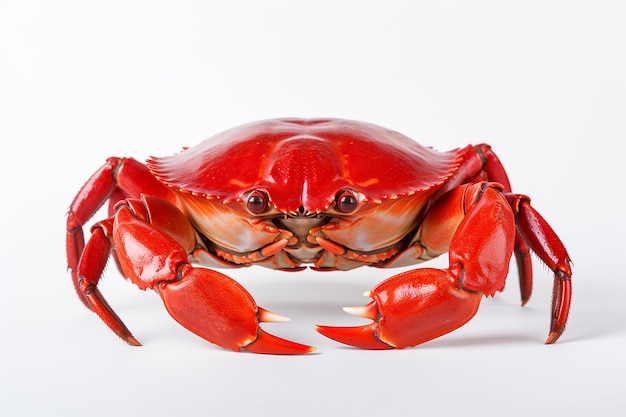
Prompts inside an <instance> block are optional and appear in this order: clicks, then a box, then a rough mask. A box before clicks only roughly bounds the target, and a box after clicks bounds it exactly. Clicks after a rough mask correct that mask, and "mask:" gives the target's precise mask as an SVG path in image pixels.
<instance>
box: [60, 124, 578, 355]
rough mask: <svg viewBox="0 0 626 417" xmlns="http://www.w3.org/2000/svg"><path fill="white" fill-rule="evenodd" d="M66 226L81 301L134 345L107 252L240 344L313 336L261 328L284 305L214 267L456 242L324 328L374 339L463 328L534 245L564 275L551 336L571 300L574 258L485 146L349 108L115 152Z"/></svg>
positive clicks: (407, 341)
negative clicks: (441, 146) (171, 150)
mask: <svg viewBox="0 0 626 417" xmlns="http://www.w3.org/2000/svg"><path fill="white" fill-rule="evenodd" d="M107 202H108V218H106V219H104V220H101V221H98V222H97V223H95V224H94V225H93V226H92V227H91V234H90V237H89V239H88V240H87V242H86V243H85V238H84V232H83V226H84V225H85V224H86V223H87V222H88V221H89V219H90V218H92V217H93V216H94V215H95V214H96V212H97V211H98V210H99V208H100V207H101V206H102V205H104V204H106V203H107ZM66 236H67V237H66V245H67V258H68V264H69V269H70V271H71V275H72V280H73V283H74V286H75V289H76V292H77V294H78V296H79V298H80V299H81V300H82V302H83V303H84V304H85V305H86V306H87V307H88V308H89V309H91V310H92V311H94V312H95V313H96V314H97V315H98V316H99V317H100V318H101V319H102V320H103V321H104V322H105V323H106V324H107V325H108V326H109V327H110V328H111V329H112V330H113V331H114V332H115V333H116V334H117V335H118V336H119V337H121V338H122V339H123V340H124V341H126V342H127V343H129V344H131V345H140V343H139V341H138V340H137V339H136V338H135V337H134V336H133V335H132V333H131V332H130V331H129V330H128V328H127V327H126V326H125V324H124V323H123V322H122V320H121V319H120V318H119V317H118V315H117V314H116V313H115V312H114V311H113V309H112V308H111V307H110V305H109V304H108V303H107V301H106V300H105V298H104V297H103V295H102V293H101V292H100V290H99V288H98V283H99V281H100V279H101V277H102V275H103V271H104V269H105V266H106V264H107V262H108V259H109V258H110V257H112V258H113V259H115V261H116V263H117V266H118V267H119V269H120V271H121V272H122V274H123V275H124V276H125V277H126V278H128V279H129V280H130V281H131V282H132V283H134V284H135V285H136V286H138V287H139V288H140V289H142V290H146V289H152V290H155V292H157V293H158V294H159V295H160V297H161V298H162V300H163V302H164V304H165V307H166V309H167V310H168V312H169V313H170V315H171V316H172V317H173V318H174V319H175V320H176V321H177V322H179V323H180V324H181V325H182V326H184V327H185V328H187V329H188V330H190V331H191V332H193V333H195V334H196V335H198V336H200V337H202V338H204V339H206V340H207V341H209V342H211V343H214V344H216V345H219V346H221V347H223V348H225V349H231V350H234V351H248V352H256V353H269V354H302V353H308V352H311V351H313V350H314V349H315V348H313V347H311V346H308V345H304V344H300V343H296V342H292V341H289V340H286V339H282V338H279V337H277V336H274V335H272V334H270V333H269V332H267V331H265V330H263V329H262V328H261V325H260V324H261V323H262V322H280V321H284V320H286V318H285V317H283V316H280V315H278V314H275V313H272V312H270V311H268V310H266V309H263V308H261V307H259V306H257V304H256V302H255V301H254V299H253V298H252V296H251V295H250V294H249V293H248V292H247V291H246V290H245V289H244V288H243V287H242V286H241V285H240V284H239V283H237V282H236V281H235V280H233V279H232V278H230V277H228V276H227V275H225V274H223V273H221V272H218V271H217V270H216V268H235V267H244V266H251V265H260V266H264V267H268V268H272V269H275V270H285V271H300V270H303V269H306V268H307V267H309V268H312V269H314V270H317V271H328V270H349V269H353V268H357V267H361V266H372V267H377V268H388V267H407V266H410V265H414V264H418V263H421V262H424V261H428V260H430V259H432V258H435V257H437V256H439V255H443V254H445V253H447V254H448V259H449V266H448V267H447V268H441V269H437V268H414V269H410V268H405V269H406V270H404V272H400V273H398V274H396V275H393V276H391V277H390V278H388V279H386V280H385V281H383V282H382V283H380V284H379V285H377V286H375V287H374V288H373V289H372V290H371V291H369V292H367V293H366V296H368V297H371V299H372V300H371V302H369V303H368V304H366V305H364V306H360V307H346V308H345V309H344V310H345V311H346V312H348V313H351V314H354V315H357V316H360V317H363V318H366V319H370V320H371V321H370V322H369V323H368V324H365V325H360V326H350V327H341V326H322V325H319V326H315V329H316V330H317V331H318V332H319V333H321V334H322V335H325V336H327V337H329V338H331V339H334V340H336V341H338V342H341V343H344V344H347V345H351V346H355V347H359V348H365V349H392V348H406V347H412V346H415V345H418V344H421V343H424V342H427V341H429V340H432V339H434V338H437V337H439V336H442V335H444V334H447V333H449V332H451V331H453V330H455V329H457V328H459V327H460V326H462V325H463V324H465V323H466V322H468V321H469V320H470V319H471V318H472V317H473V316H474V315H475V313H476V311H477V310H478V307H479V304H480V302H481V299H482V298H483V297H484V296H493V295H494V294H495V293H496V292H498V291H501V290H503V288H504V284H505V280H506V278H507V275H508V269H509V263H510V259H511V257H512V256H513V254H514V255H515V258H516V263H517V267H518V272H519V281H520V289H521V291H520V292H521V300H522V305H524V304H525V303H526V302H527V301H528V299H529V297H530V295H531V289H532V263H531V257H530V253H531V251H532V252H534V253H535V254H537V255H538V257H539V258H540V259H541V260H542V261H543V262H544V263H545V264H546V265H547V266H548V267H549V268H550V269H551V270H552V271H553V272H554V285H553V288H554V292H553V299H552V310H551V323H550V330H549V334H548V337H547V340H546V342H545V343H547V344H551V343H554V342H555V341H556V340H557V339H558V338H559V337H560V336H561V334H562V333H563V331H564V329H565V325H566V322H567V317H568V313H569V309H570V300H571V276H572V271H571V262H570V258H569V255H568V253H567V251H566V249H565V247H564V245H563V244H562V242H561V240H560V239H559V237H558V236H557V235H556V233H555V232H554V231H553V229H552V228H551V227H550V226H549V225H548V223H547V222H546V221H545V220H544V219H543V218H542V216H541V215H540V214H539V213H538V212H537V211H536V210H535V209H534V208H533V207H532V206H531V204H530V199H529V198H528V197H526V196H524V195H521V194H515V193H513V192H512V190H511V186H510V183H509V180H508V177H507V174H506V172H505V170H504V168H503V166H502V164H501V163H500V161H499V159H498V158H497V156H496V155H495V153H494V152H493V151H492V150H491V147H490V146H488V145H485V144H481V145H469V146H466V147H462V148H458V149H455V150H452V151H448V152H438V151H436V150H434V149H432V148H430V147H426V146H423V145H420V144H418V143H417V142H415V141H413V140H412V139H409V138H408V137H406V136H404V135H402V134H400V133H398V132H395V131H392V130H389V129H386V128H383V127H380V126H377V125H374V124H369V123H364V122H357V121H351V120H344V119H273V120H265V121H259V122H253V123H249V124H246V125H243V126H240V127H236V128H233V129H230V130H227V131H225V132H223V133H220V134H218V135H216V136H214V137H212V138H210V139H208V140H206V141H204V142H202V143H200V144H199V145H197V146H195V147H190V148H184V149H183V150H182V151H181V152H179V153H177V154H174V155H172V156H167V157H158V158H157V157H152V158H150V159H148V160H147V162H146V164H143V163H140V162H138V161H137V160H135V159H133V158H120V157H112V158H109V159H107V160H106V162H105V163H104V165H103V166H102V167H101V168H100V169H98V170H97V171H96V172H95V173H94V174H93V175H92V176H91V178H90V179H89V180H88V181H87V182H86V183H85V185H84V186H83V187H82V188H81V189H80V191H79V192H78V194H77V195H76V197H75V198H74V200H73V202H72V204H71V206H70V209H69V213H68V216H67V235H66Z"/></svg>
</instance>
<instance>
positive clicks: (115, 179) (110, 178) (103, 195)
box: [66, 157, 169, 307]
mask: <svg viewBox="0 0 626 417" xmlns="http://www.w3.org/2000/svg"><path fill="white" fill-rule="evenodd" d="M140 190H144V191H143V192H148V193H149V194H151V195H155V196H159V197H161V198H167V197H169V191H168V190H167V189H166V188H165V187H163V186H162V185H161V184H160V183H159V182H158V181H157V180H156V179H155V178H154V177H153V176H152V175H150V173H149V172H148V170H147V168H146V167H145V165H143V164H141V163H139V162H137V161H136V160H134V159H132V158H118V157H112V158H109V159H107V160H106V162H105V163H104V165H102V166H101V167H100V168H99V169H98V170H97V171H96V172H95V173H94V174H93V175H92V176H91V177H90V178H89V180H87V182H86V183H85V184H84V185H83V186H82V188H81V189H80V191H79V192H78V193H77V194H76V197H74V200H73V201H72V204H71V205H70V209H69V211H68V214H67V233H66V249H67V264H68V268H69V269H70V271H71V273H72V281H73V282H74V287H75V289H76V292H77V294H78V296H79V298H80V299H81V300H82V301H83V303H85V305H87V306H88V307H90V305H89V303H88V302H87V300H85V298H84V295H83V291H82V290H81V289H80V288H79V285H78V276H77V268H78V263H79V261H80V258H81V255H82V253H83V251H84V249H85V237H84V233H83V226H84V225H85V223H87V221H88V220H89V219H90V218H91V217H92V216H93V215H94V214H95V213H96V212H97V211H98V209H99V208H100V207H101V206H102V205H103V204H104V203H106V202H107V200H108V201H109V216H112V215H113V211H114V210H113V206H114V205H115V204H116V203H117V202H118V201H120V200H122V199H124V198H127V197H134V198H139V195H140V194H141V191H140ZM96 240H98V238H96ZM100 272H101V271H100Z"/></svg>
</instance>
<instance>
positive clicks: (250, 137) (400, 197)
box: [148, 119, 460, 262]
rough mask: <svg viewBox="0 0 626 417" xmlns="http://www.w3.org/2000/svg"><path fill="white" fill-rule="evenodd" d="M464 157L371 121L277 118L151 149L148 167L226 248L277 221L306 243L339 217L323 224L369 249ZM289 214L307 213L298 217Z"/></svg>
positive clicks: (412, 221) (241, 245)
mask: <svg viewBox="0 0 626 417" xmlns="http://www.w3.org/2000/svg"><path fill="white" fill-rule="evenodd" d="M459 163H460V157H459V153H458V152H457V151H450V152H437V151H435V150H433V149H431V148H428V147H425V146H423V145H420V144H418V143H417V142H415V141H413V140H411V139H409V138H408V137H406V136H404V135H402V134H400V133H398V132H395V131H392V130H388V129H385V128H383V127H380V126H376V125H373V124H369V123H363V122H356V121H350V120H343V119H309V120H306V119H276V120H266V121H261V122H255V123H250V124H246V125H243V126H240V127H236V128H234V129H230V130H227V131H225V132H223V133H220V134H218V135H216V136H214V137H212V138H209V139H207V140H206V141H204V142H202V143H200V144H199V145H197V146H194V147H191V148H186V149H184V150H183V151H182V152H180V153H178V154H176V155H173V156H168V157H161V158H151V159H150V160H149V161H148V168H149V169H150V171H151V172H152V174H153V175H154V176H155V177H156V178H158V179H159V180H160V181H161V182H162V183H164V184H165V185H167V186H168V187H170V188H171V189H172V190H173V191H174V192H175V193H176V194H177V196H178V199H179V205H180V206H181V209H182V210H183V211H184V212H185V213H186V214H187V216H188V217H189V218H190V219H191V221H192V223H194V226H195V227H196V228H197V229H198V230H199V231H200V232H201V233H203V234H204V235H205V236H207V237H208V239H209V240H210V241H212V242H215V244H216V245H218V246H219V247H221V248H224V249H225V250H228V251H231V252H233V253H247V252H250V251H255V250H258V249H259V248H261V247H263V246H265V245H268V244H270V243H272V242H273V241H275V240H276V239H277V238H278V236H279V235H280V232H279V231H278V229H277V228H276V227H273V226H277V227H278V228H280V229H287V230H289V232H291V233H295V234H296V235H297V236H296V237H297V239H298V241H299V242H300V243H299V244H300V245H302V244H303V242H304V241H306V239H307V236H306V235H307V233H308V232H309V230H310V229H312V228H314V227H316V226H321V225H324V224H327V223H333V226H332V227H331V226H326V227H325V230H324V233H325V236H327V237H328V238H329V239H330V240H331V241H333V242H336V243H338V244H339V245H341V246H343V247H346V248H349V249H352V250H359V251H365V252H371V251H377V250H381V248H385V247H388V246H390V245H394V244H397V243H398V242H399V241H401V240H402V239H404V238H405V236H406V235H407V233H409V232H410V231H411V230H412V229H414V228H415V226H416V224H417V222H418V219H419V217H420V213H421V212H422V211H423V209H424V207H426V206H427V203H428V201H429V199H430V198H431V197H432V195H433V194H434V193H435V192H436V191H437V190H438V189H439V188H440V187H441V186H442V185H443V184H444V183H446V181H447V180H449V179H450V177H451V176H452V175H453V174H454V173H455V172H456V171H457V169H458V166H459ZM342 190H349V191H350V192H351V193H353V195H354V196H355V197H356V199H357V201H358V206H357V207H356V209H355V210H353V211H352V212H350V213H345V212H341V210H338V209H337V203H336V199H337V196H338V194H339V193H340V192H341V191H342ZM257 191H261V192H262V193H263V194H264V195H266V196H267V198H268V200H269V201H268V205H267V210H266V211H264V212H263V213H251V212H250V210H249V209H248V208H247V206H246V202H247V199H248V196H250V195H251V193H254V192H257ZM288 218H290V219H302V220H304V219H309V221H308V222H300V224H302V225H303V227H298V226H296V223H295V222H291V223H289V222H287V221H286V219H288ZM277 219H284V220H277ZM312 219H318V220H312ZM322 219H323V220H322ZM300 229H302V230H300ZM305 229H306V230H305ZM309 240H310V239H309ZM309 245H310V244H309ZM296 246H297V244H296ZM318 249H319V248H318ZM310 252H311V253H313V252H314V251H310ZM317 257H318V256H312V255H310V254H309V255H306V256H301V257H300V259H298V260H299V261H300V262H314V260H315V259H316V258H317ZM314 258H315V259H314Z"/></svg>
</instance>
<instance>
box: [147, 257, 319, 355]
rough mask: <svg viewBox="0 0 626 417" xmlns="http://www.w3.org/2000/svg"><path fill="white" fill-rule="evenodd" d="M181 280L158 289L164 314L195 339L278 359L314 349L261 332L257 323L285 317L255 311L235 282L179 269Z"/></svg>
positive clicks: (216, 274)
mask: <svg viewBox="0 0 626 417" xmlns="http://www.w3.org/2000/svg"><path fill="white" fill-rule="evenodd" d="M179 274H180V276H181V279H179V280H178V281H175V282H162V283H161V284H159V286H158V293H159V294H160V296H161V298H162V299H163V302H164V304H165V307H166V308H167V311H168V312H169V313H170V315H171V316H172V317H173V318H174V319H175V320H176V321H177V322H179V323H180V324H181V325H182V326H184V327H185V328H187V329H188V330H190V331H191V332H193V333H195V334H196V335H198V336H200V337H202V338H203V339H206V340H208V341H209V342H211V343H214V344H216V345H219V346H221V347H223V348H225V349H231V350H234V351H237V352H238V351H242V350H246V351H249V352H254V353H268V354H279V355H293V354H304V353H309V352H312V351H314V350H315V348H314V347H311V346H307V345H302V344H300V343H296V342H291V341H289V340H285V339H281V338H279V337H276V336H274V335H271V334H270V333H267V332H266V331H264V330H263V329H261V328H260V326H259V323H260V322H283V321H287V320H288V319H286V318H285V317H282V316H279V315H277V314H274V313H271V312H269V311H267V310H265V309H262V308H260V307H257V305H256V303H255V301H254V300H253V298H252V296H251V295H250V294H249V293H248V292H247V291H246V290H245V289H244V288H243V287H242V286H241V285H239V284H238V283H237V282H236V281H234V280H233V279H231V278H229V277H227V276H226V275H224V274H221V273H219V272H217V271H213V270H210V269H204V268H194V267H192V266H191V265H189V264H186V265H183V266H181V268H180V270H179Z"/></svg>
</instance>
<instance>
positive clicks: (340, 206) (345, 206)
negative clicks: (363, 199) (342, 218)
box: [335, 190, 358, 213]
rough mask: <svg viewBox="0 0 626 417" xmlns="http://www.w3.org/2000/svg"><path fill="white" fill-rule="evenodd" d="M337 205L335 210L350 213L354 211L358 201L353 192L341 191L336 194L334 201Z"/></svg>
mask: <svg viewBox="0 0 626 417" xmlns="http://www.w3.org/2000/svg"><path fill="white" fill-rule="evenodd" d="M335 201H336V204H337V210H339V211H341V212H342V213H352V212H353V211H354V210H356V207H357V205H358V201H357V198H356V195H355V194H354V191H352V190H342V191H339V192H338V193H337V198H336V199H335Z"/></svg>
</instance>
